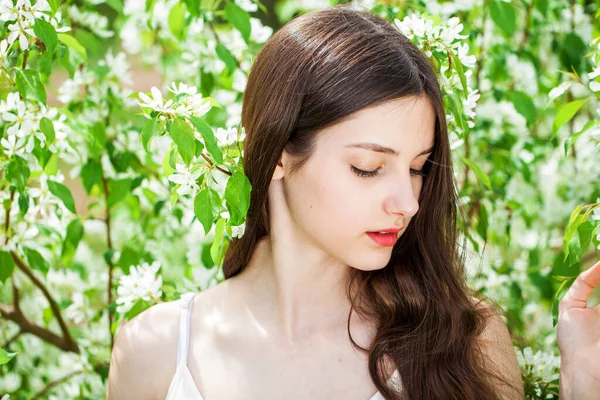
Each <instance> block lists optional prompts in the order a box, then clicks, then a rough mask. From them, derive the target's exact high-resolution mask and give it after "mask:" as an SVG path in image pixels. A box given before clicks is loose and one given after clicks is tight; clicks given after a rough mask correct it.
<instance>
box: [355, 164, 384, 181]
mask: <svg viewBox="0 0 600 400" xmlns="http://www.w3.org/2000/svg"><path fill="white" fill-rule="evenodd" d="M350 168H352V171H353V172H354V173H355V174H356V175H358V176H360V177H362V178H370V177H373V176H375V175H377V174H378V173H379V168H377V169H376V170H374V171H364V170H362V169H358V168H356V167H355V166H354V165H351V166H350Z"/></svg>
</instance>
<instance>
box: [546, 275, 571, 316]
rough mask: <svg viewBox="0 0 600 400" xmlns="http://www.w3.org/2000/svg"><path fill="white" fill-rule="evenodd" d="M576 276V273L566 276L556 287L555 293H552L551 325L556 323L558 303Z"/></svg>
mask: <svg viewBox="0 0 600 400" xmlns="http://www.w3.org/2000/svg"><path fill="white" fill-rule="evenodd" d="M576 278H577V275H575V276H571V277H568V278H567V279H565V280H564V281H563V283H562V284H561V285H560V286H559V287H558V290H557V291H556V294H555V295H554V301H553V302H552V326H553V327H555V326H556V324H557V323H558V304H559V303H560V301H561V300H562V298H563V297H565V294H567V291H568V290H569V288H570V287H571V285H572V284H573V282H574V281H575V279H576Z"/></svg>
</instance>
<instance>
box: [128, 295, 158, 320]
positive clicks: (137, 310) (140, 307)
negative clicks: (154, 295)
mask: <svg viewBox="0 0 600 400" xmlns="http://www.w3.org/2000/svg"><path fill="white" fill-rule="evenodd" d="M151 305H152V304H151V303H150V302H148V301H146V300H142V299H140V300H138V301H136V302H135V304H134V305H133V307H131V309H130V310H129V311H128V312H127V319H128V320H131V319H133V318H135V316H137V315H139V314H141V313H142V312H144V311H145V310H147V309H148V308H150V306H151Z"/></svg>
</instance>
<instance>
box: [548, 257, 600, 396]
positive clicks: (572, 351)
mask: <svg viewBox="0 0 600 400" xmlns="http://www.w3.org/2000/svg"><path fill="white" fill-rule="evenodd" d="M599 284H600V262H598V263H596V264H595V265H594V266H593V267H591V268H590V269H588V270H586V271H583V272H582V273H581V274H579V276H578V277H577V278H576V279H575V281H574V282H573V285H571V287H570V288H569V290H568V291H567V293H566V294H565V296H564V297H563V299H562V300H561V301H560V303H559V305H558V324H557V327H556V329H557V341H558V348H559V350H560V354H561V363H560V398H561V400H587V399H599V398H600V305H597V306H595V307H591V308H588V307H587V301H588V299H589V298H590V294H591V293H592V290H594V288H595V287H596V286H598V285H599Z"/></svg>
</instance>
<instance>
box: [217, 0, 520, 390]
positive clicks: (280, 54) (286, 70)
mask: <svg viewBox="0 0 600 400" xmlns="http://www.w3.org/2000/svg"><path fill="white" fill-rule="evenodd" d="M407 96H426V97H427V98H428V99H429V101H430V103H431V105H432V107H433V109H434V112H435V115H436V124H435V146H434V150H433V153H432V154H431V156H430V157H429V160H428V162H427V163H426V166H425V172H426V173H427V176H426V177H425V178H424V182H423V187H422V191H421V194H420V201H419V212H418V213H417V214H416V215H415V216H414V217H413V219H412V220H411V223H410V224H409V225H408V227H407V229H406V231H405V232H404V234H403V235H402V237H401V239H400V240H399V241H398V242H397V243H396V245H395V247H394V248H393V251H392V256H391V259H390V261H389V263H388V265H386V267H385V268H383V269H380V270H375V271H362V270H358V269H354V268H350V270H351V271H350V275H349V279H348V282H347V286H346V287H347V295H348V298H349V299H350V300H351V303H352V307H351V311H350V315H349V317H348V334H349V336H350V340H351V342H352V344H353V345H354V346H355V347H356V348H358V349H359V350H360V351H364V352H366V353H367V354H368V355H369V371H370V374H371V378H372V379H373V382H374V384H375V386H376V387H377V388H378V389H379V391H380V393H381V394H382V395H383V396H384V397H385V398H386V399H394V400H396V399H428V400H434V399H445V400H449V399H457V400H458V399H461V400H467V399H498V398H499V396H498V395H497V394H496V393H495V389H494V387H493V386H492V384H491V380H490V379H488V378H489V377H491V376H494V377H497V378H499V379H501V378H500V377H499V375H497V374H496V373H495V371H491V370H490V369H489V368H484V367H483V364H480V363H479V361H478V360H479V358H480V357H478V354H481V352H480V351H479V349H478V346H477V342H476V339H477V337H478V336H479V334H481V333H482V332H483V330H484V328H485V325H486V320H487V317H486V315H485V311H484V309H483V308H480V307H477V306H476V305H475V304H474V303H473V301H472V298H471V296H472V295H476V294H475V293H471V291H470V289H469V288H468V287H467V286H466V283H465V276H464V267H463V262H462V259H461V258H460V257H459V252H458V244H457V236H458V231H457V224H456V222H457V204H456V202H457V199H456V189H455V182H454V175H453V169H452V162H451V157H450V145H449V141H448V133H447V126H446V120H445V111H444V105H443V101H442V93H441V89H440V86H439V82H438V79H437V76H436V72H435V71H434V69H433V68H432V66H431V65H430V63H429V60H428V59H427V58H426V56H425V55H424V54H423V53H422V52H421V51H420V50H419V48H418V47H417V46H416V45H414V44H413V43H411V42H410V40H408V39H407V38H406V37H405V36H404V35H403V34H402V33H401V32H400V31H399V30H398V29H396V28H395V27H394V26H393V25H392V24H390V23H389V21H387V20H385V19H383V18H380V17H379V16H377V15H375V14H373V13H370V12H368V11H364V10H359V9H355V8H351V7H348V6H337V7H333V8H327V9H323V10H318V11H313V12H309V13H307V14H304V15H301V16H299V17H297V18H295V19H293V20H292V21H290V22H288V23H287V24H286V25H285V26H283V27H282V28H281V29H280V30H278V31H277V32H276V33H275V34H274V35H273V36H272V37H271V38H270V39H269V40H268V41H267V43H266V44H265V45H264V47H263V48H262V49H261V51H260V53H259V54H258V56H257V58H256V60H255V61H254V63H253V65H252V68H251V72H250V75H249V78H248V83H247V86H246V89H245V92H244V95H243V106H242V126H243V127H244V129H245V131H246V139H245V142H244V152H245V154H244V159H243V165H244V170H245V174H246V175H247V177H248V179H249V180H250V183H251V184H252V192H251V200H250V208H249V210H248V214H247V220H246V230H245V233H244V235H243V236H242V237H241V238H234V239H233V240H232V242H231V243H230V245H229V247H228V249H227V253H226V255H225V259H224V264H223V273H224V276H225V278H226V279H227V278H230V277H232V276H234V275H236V274H238V273H240V272H241V271H242V270H243V269H244V268H245V266H246V265H247V264H248V262H249V261H250V258H251V256H252V253H253V251H254V249H255V247H256V245H257V244H258V242H259V241H260V240H261V238H263V237H264V236H266V235H269V227H270V224H269V221H270V215H269V204H268V200H267V191H268V189H269V185H270V183H271V179H272V176H273V172H274V170H275V167H276V165H277V163H278V161H279V160H280V157H281V155H282V152H283V150H284V149H286V150H287V151H288V152H289V153H290V154H292V155H294V156H299V157H298V158H299V159H300V160H301V161H300V162H299V163H298V164H297V165H295V168H296V170H297V169H298V168H300V167H301V166H302V165H303V163H304V162H305V161H306V160H307V159H308V158H309V157H310V155H311V153H312V151H313V149H314V143H315V138H316V135H317V133H318V132H319V131H320V130H322V129H323V128H326V127H328V126H331V125H333V124H336V123H338V122H340V121H341V120H342V119H343V118H344V117H347V116H348V115H349V114H351V113H354V112H356V111H359V110H361V109H363V108H365V107H370V106H374V105H377V104H379V103H382V102H385V101H389V100H393V99H398V98H403V97H407ZM294 158H296V157H294ZM353 311H355V312H357V313H358V314H359V315H361V316H362V317H363V318H366V319H368V320H370V321H374V322H375V324H376V326H377V333H376V336H375V338H374V341H373V343H372V345H371V346H370V347H369V348H368V349H365V348H362V347H361V346H359V345H358V344H357V343H356V342H355V341H354V340H353V339H352V336H351V334H350V329H349V321H350V317H351V316H352V312H353ZM386 359H387V360H386ZM390 360H391V362H392V363H393V364H394V366H395V367H397V368H398V371H399V373H400V377H401V380H402V389H401V390H400V391H398V390H396V389H394V388H393V387H389V386H387V385H386V381H387V375H386V374H387V373H388V372H390V371H389V370H387V368H388V367H389V364H388V362H389V361H390ZM501 380H502V379H501ZM502 381H503V382H505V381H504V380H502ZM505 383H506V382H505ZM515 390H516V389H515ZM517 393H518V392H517Z"/></svg>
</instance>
